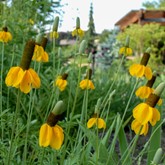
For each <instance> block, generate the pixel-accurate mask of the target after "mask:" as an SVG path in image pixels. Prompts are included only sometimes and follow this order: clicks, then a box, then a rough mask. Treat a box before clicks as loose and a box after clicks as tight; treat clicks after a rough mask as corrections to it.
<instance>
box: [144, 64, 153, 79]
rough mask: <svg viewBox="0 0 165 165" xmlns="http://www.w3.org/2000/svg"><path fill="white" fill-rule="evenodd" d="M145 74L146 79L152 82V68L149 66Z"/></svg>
mask: <svg viewBox="0 0 165 165" xmlns="http://www.w3.org/2000/svg"><path fill="white" fill-rule="evenodd" d="M144 74H145V77H146V78H147V79H148V80H151V78H152V70H151V68H150V67H148V66H146V67H145V72H144Z"/></svg>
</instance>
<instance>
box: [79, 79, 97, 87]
mask: <svg viewBox="0 0 165 165" xmlns="http://www.w3.org/2000/svg"><path fill="white" fill-rule="evenodd" d="M80 88H81V89H95V87H94V84H93V82H92V81H91V80H89V79H84V80H82V81H81V82H80Z"/></svg>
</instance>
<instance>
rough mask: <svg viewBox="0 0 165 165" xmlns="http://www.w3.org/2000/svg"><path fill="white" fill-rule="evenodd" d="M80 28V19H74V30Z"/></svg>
mask: <svg viewBox="0 0 165 165" xmlns="http://www.w3.org/2000/svg"><path fill="white" fill-rule="evenodd" d="M79 28H80V18H79V17H77V18H76V29H79Z"/></svg>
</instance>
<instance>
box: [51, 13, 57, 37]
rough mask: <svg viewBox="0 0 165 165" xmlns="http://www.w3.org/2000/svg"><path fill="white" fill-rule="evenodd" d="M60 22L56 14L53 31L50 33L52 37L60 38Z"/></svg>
mask: <svg viewBox="0 0 165 165" xmlns="http://www.w3.org/2000/svg"><path fill="white" fill-rule="evenodd" d="M58 24H59V17H58V16H56V17H55V20H54V24H53V31H52V32H51V33H50V38H58V37H59V34H58Z"/></svg>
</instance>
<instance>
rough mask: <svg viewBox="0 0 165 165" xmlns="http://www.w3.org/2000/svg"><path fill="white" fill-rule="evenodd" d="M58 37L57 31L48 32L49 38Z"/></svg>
mask: <svg viewBox="0 0 165 165" xmlns="http://www.w3.org/2000/svg"><path fill="white" fill-rule="evenodd" d="M58 37H59V34H58V32H56V31H53V32H51V33H50V38H58Z"/></svg>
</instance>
